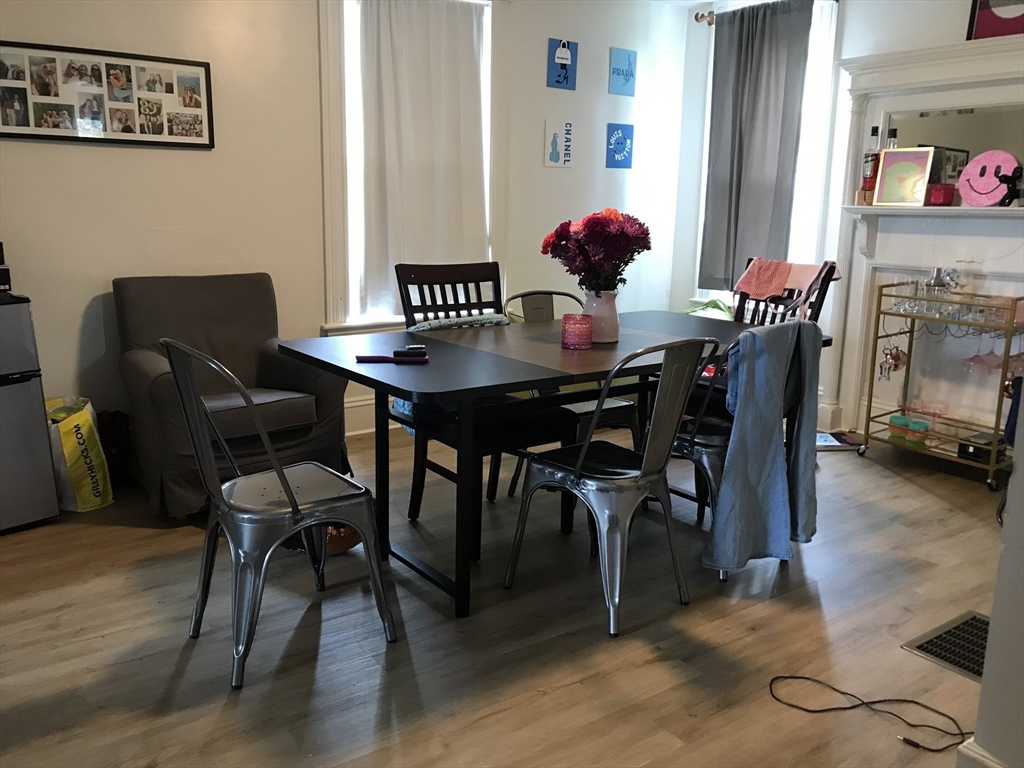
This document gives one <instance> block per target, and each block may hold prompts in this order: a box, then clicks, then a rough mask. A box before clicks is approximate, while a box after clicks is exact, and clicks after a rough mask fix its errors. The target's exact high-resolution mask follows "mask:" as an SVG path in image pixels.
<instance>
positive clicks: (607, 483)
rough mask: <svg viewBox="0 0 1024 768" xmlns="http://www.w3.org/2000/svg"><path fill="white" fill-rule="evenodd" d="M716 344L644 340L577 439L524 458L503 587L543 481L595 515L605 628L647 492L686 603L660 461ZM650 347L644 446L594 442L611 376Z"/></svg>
mask: <svg viewBox="0 0 1024 768" xmlns="http://www.w3.org/2000/svg"><path fill="white" fill-rule="evenodd" d="M717 351H718V342H717V341H716V340H715V339H684V340H680V341H673V342H670V343H667V344H659V345H657V346H653V347H647V348H646V349H641V350H639V351H637V352H634V353H632V354H630V355H628V356H626V357H625V358H623V359H622V360H620V361H619V362H618V364H617V365H616V366H615V367H614V368H613V369H612V370H611V372H610V373H609V374H608V377H607V379H606V380H605V383H604V387H603V388H602V389H601V395H600V397H599V398H598V400H597V407H596V408H595V409H594V418H593V419H591V421H590V427H589V428H588V429H587V434H586V437H585V438H584V440H583V442H582V443H580V444H578V445H572V446H568V447H565V448H556V449H554V450H550V451H545V452H544V453H540V454H536V455H534V456H531V457H530V458H529V460H528V461H527V464H526V480H525V482H524V487H523V503H522V507H521V508H520V512H519V523H518V525H517V526H516V534H515V541H514V543H513V545H512V554H511V557H510V558H509V562H508V569H507V571H506V572H505V587H506V589H509V588H511V587H512V582H513V579H514V578H515V572H516V565H517V564H518V562H519V553H520V550H521V549H522V546H523V534H524V533H525V531H526V518H527V515H528V513H529V510H530V500H531V499H532V498H533V494H534V493H536V491H537V490H539V489H541V488H556V489H559V490H563V491H570V492H571V493H573V494H575V495H576V496H578V497H579V498H580V499H582V500H583V502H584V504H586V506H587V508H588V509H589V510H590V513H591V515H593V520H594V522H595V523H596V527H597V543H598V552H599V555H600V558H601V577H602V581H603V584H604V596H605V602H606V603H607V605H608V633H609V634H610V635H611V636H612V637H616V636H617V635H618V634H619V595H620V592H621V588H622V576H623V571H624V569H625V566H626V545H627V538H628V536H629V529H630V524H631V522H632V519H633V515H634V513H635V512H636V510H637V508H638V507H639V506H640V504H641V502H642V501H643V500H644V499H646V498H648V497H649V496H654V497H655V498H656V499H657V500H658V502H659V503H660V504H661V507H662V510H663V512H664V515H665V527H666V529H667V530H668V541H669V549H670V550H671V553H672V567H673V571H674V573H675V579H676V586H677V588H678V591H679V602H680V603H682V604H683V605H686V604H687V603H689V601H690V596H689V593H688V591H687V589H686V577H685V576H684V575H683V571H682V566H681V565H680V562H679V556H678V554H677V552H676V547H675V536H674V533H673V531H672V500H671V496H670V495H669V490H668V475H667V473H666V467H667V466H668V461H669V457H670V455H671V452H672V443H673V441H674V440H675V437H676V433H677V432H678V431H679V422H680V420H681V419H682V417H683V407H684V405H685V404H686V401H687V399H688V398H689V396H690V393H691V392H692V390H693V384H694V382H695V381H696V379H697V376H698V374H699V372H700V371H701V370H702V369H703V368H704V364H705V363H706V361H707V360H708V359H709V358H710V357H713V356H714V355H715V354H716V353H717ZM655 352H664V360H663V362H662V367H661V376H660V378H659V381H658V390H657V393H656V394H655V398H654V412H653V417H652V419H651V427H650V430H649V431H648V434H647V440H646V444H645V446H644V450H643V452H642V453H640V452H637V451H631V450H630V449H628V448H623V447H621V446H619V445H616V444H615V443H609V442H605V441H603V440H599V441H594V440H593V437H594V430H595V429H596V428H597V425H598V423H599V422H600V417H601V410H602V408H603V407H604V403H605V401H606V400H607V399H608V390H609V389H610V388H611V385H612V382H613V381H614V380H615V379H617V378H620V377H621V376H622V375H623V373H622V371H623V369H624V368H625V367H626V366H628V365H629V364H630V363H632V362H633V361H634V360H636V359H637V358H640V357H643V356H645V355H650V354H653V353H655ZM626 375H628V374H626Z"/></svg>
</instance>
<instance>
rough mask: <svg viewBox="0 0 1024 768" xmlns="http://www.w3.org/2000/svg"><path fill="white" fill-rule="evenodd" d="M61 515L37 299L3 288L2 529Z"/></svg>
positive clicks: (0, 377)
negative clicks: (37, 326)
mask: <svg viewBox="0 0 1024 768" xmlns="http://www.w3.org/2000/svg"><path fill="white" fill-rule="evenodd" d="M58 515H59V511H58V506H57V482H56V479H55V477H54V473H53V459H52V457H51V454H50V434H49V429H48V428H47V420H46V407H45V405H44V404H43V382H42V378H41V374H40V371H39V356H38V355H37V354H36V337H35V332H34V330H33V328H32V303H31V302H30V301H29V299H28V298H26V297H25V296H18V295H16V294H11V293H6V292H3V293H0V531H7V530H10V529H12V528H20V527H22V526H25V525H28V524H30V523H36V522H40V521H43V520H48V519H50V518H55V517H57V516H58Z"/></svg>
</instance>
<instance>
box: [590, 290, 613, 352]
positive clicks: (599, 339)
mask: <svg viewBox="0 0 1024 768" xmlns="http://www.w3.org/2000/svg"><path fill="white" fill-rule="evenodd" d="M586 294H587V301H586V303H585V304H584V306H583V314H585V315H590V316H591V317H593V318H594V343H595V344H612V343H615V342H616V341H618V340H619V313H618V311H617V310H616V309H615V297H616V296H617V295H618V291H601V292H600V293H594V292H592V291H587V292H586Z"/></svg>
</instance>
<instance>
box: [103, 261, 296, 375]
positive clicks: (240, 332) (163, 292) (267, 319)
mask: <svg viewBox="0 0 1024 768" xmlns="http://www.w3.org/2000/svg"><path fill="white" fill-rule="evenodd" d="M113 286H114V306H115V308H116V313H117V328H118V333H119V335H120V337H121V351H122V352H127V351H129V350H132V349H149V350H152V351H154V352H158V353H162V349H161V347H160V340H161V339H162V338H164V337H169V338H172V339H177V340H178V341H180V342H181V343H183V344H187V345H188V346H190V347H192V348H194V349H198V350H199V351H201V352H203V353H205V354H207V355H210V356H211V357H213V358H215V359H217V360H221V361H223V363H224V365H226V366H227V367H228V368H230V369H231V370H232V371H234V372H235V375H237V376H238V378H239V380H241V381H242V382H243V383H244V384H245V386H247V387H254V386H256V349H257V347H259V346H260V344H262V343H263V342H265V341H267V340H268V339H273V338H276V337H277V300H276V299H275V297H274V283H273V281H271V279H270V275H268V274H265V273H262V272H259V273H252V274H242V275H199V276H181V277H119V278H117V279H116V280H114V283H113ZM201 384H202V386H203V391H204V392H210V391H211V388H210V387H208V386H207V385H208V384H209V385H210V386H211V387H217V388H220V389H221V391H226V390H224V389H223V386H224V385H223V382H221V381H220V380H219V378H218V377H211V376H209V375H206V374H205V372H204V375H203V376H201Z"/></svg>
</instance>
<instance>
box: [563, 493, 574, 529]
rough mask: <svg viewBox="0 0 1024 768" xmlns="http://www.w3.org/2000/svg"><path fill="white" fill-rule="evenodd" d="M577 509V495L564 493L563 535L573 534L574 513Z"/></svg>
mask: <svg viewBox="0 0 1024 768" xmlns="http://www.w3.org/2000/svg"><path fill="white" fill-rule="evenodd" d="M575 509H576V494H574V493H569V492H568V491H562V525H561V531H562V533H572V522H573V511H574V510H575Z"/></svg>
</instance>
